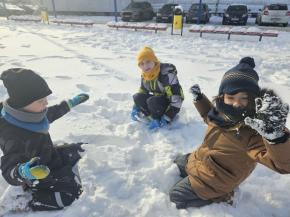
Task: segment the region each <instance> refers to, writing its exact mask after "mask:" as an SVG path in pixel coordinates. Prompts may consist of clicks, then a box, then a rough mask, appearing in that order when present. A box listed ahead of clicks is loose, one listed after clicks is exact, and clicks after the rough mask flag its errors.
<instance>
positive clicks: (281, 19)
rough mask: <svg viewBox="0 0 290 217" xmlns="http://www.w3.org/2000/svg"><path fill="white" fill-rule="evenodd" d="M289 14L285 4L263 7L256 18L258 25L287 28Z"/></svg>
mask: <svg viewBox="0 0 290 217" xmlns="http://www.w3.org/2000/svg"><path fill="white" fill-rule="evenodd" d="M289 17H290V12H289V11H288V6H287V5H286V4H270V5H265V6H264V8H263V10H261V13H259V15H258V16H257V18H256V23H257V24H258V25H260V26H261V25H264V24H282V25H283V26H285V27H286V26H288V22H289Z"/></svg>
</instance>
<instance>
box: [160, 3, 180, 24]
mask: <svg viewBox="0 0 290 217" xmlns="http://www.w3.org/2000/svg"><path fill="white" fill-rule="evenodd" d="M175 6H178V4H165V5H163V6H162V7H161V8H160V9H159V10H158V12H157V14H156V21H157V22H172V16H173V10H174V8H175Z"/></svg>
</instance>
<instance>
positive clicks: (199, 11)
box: [197, 0, 202, 24]
mask: <svg viewBox="0 0 290 217" xmlns="http://www.w3.org/2000/svg"><path fill="white" fill-rule="evenodd" d="M201 6H202V0H199V10H198V19H197V24H200V20H201V19H200V18H201Z"/></svg>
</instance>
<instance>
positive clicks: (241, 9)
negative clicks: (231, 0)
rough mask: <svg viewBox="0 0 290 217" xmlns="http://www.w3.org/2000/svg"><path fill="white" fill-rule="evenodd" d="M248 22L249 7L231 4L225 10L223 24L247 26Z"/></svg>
mask: <svg viewBox="0 0 290 217" xmlns="http://www.w3.org/2000/svg"><path fill="white" fill-rule="evenodd" d="M247 21H248V7H247V5H242V4H231V5H229V6H228V8H227V9H226V10H225V13H224V15H223V21H222V24H223V25H226V24H241V25H246V24H247Z"/></svg>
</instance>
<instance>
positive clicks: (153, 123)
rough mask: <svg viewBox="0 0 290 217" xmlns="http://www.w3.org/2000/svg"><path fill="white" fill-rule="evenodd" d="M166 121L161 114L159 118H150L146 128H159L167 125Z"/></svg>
mask: <svg viewBox="0 0 290 217" xmlns="http://www.w3.org/2000/svg"><path fill="white" fill-rule="evenodd" d="M168 123H169V122H168V121H167V120H166V118H165V116H164V115H163V116H162V117H161V118H160V120H158V119H152V120H151V121H150V122H149V126H148V129H149V130H157V129H158V128H161V127H165V126H167V125H168Z"/></svg>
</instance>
